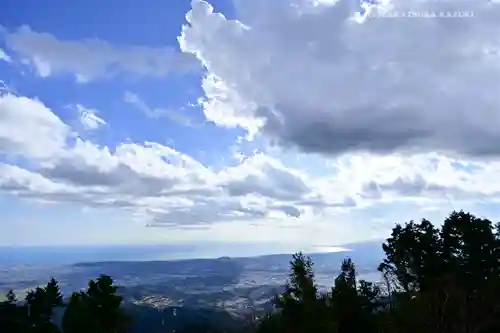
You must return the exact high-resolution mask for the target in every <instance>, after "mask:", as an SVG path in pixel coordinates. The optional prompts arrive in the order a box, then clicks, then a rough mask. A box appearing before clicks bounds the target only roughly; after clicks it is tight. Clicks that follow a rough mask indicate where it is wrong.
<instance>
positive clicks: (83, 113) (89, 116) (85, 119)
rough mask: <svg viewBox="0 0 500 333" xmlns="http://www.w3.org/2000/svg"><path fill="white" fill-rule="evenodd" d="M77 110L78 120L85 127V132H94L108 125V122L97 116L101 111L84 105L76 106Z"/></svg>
mask: <svg viewBox="0 0 500 333" xmlns="http://www.w3.org/2000/svg"><path fill="white" fill-rule="evenodd" d="M74 108H75V110H76V111H77V112H78V115H79V116H78V120H79V121H80V123H81V125H82V126H83V129H84V130H87V131H93V130H96V129H98V128H99V127H102V126H105V125H107V123H106V121H105V120H104V119H102V118H100V117H98V116H97V114H98V113H99V111H97V110H96V109H90V108H86V107H84V106H83V105H80V104H76V105H74Z"/></svg>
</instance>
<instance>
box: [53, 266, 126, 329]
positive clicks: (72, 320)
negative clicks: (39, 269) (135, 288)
mask: <svg viewBox="0 0 500 333" xmlns="http://www.w3.org/2000/svg"><path fill="white" fill-rule="evenodd" d="M117 289H118V287H117V286H116V285H114V284H113V279H112V278H111V277H109V276H107V275H101V276H100V277H99V278H97V279H96V280H91V281H90V282H89V287H88V289H87V292H85V293H84V292H79V293H73V295H71V299H70V301H69V303H68V306H67V309H66V312H65V313H64V317H63V321H62V326H63V331H64V333H84V332H85V333H122V332H126V331H127V327H128V325H129V320H128V317H127V316H126V315H125V313H124V311H123V309H122V307H121V305H122V302H123V299H122V297H121V296H119V295H117V294H116V291H117Z"/></svg>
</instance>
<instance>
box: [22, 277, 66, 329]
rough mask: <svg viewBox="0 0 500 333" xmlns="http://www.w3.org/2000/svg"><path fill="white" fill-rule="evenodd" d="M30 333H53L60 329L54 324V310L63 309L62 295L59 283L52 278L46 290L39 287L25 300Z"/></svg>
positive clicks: (29, 293)
mask: <svg viewBox="0 0 500 333" xmlns="http://www.w3.org/2000/svg"><path fill="white" fill-rule="evenodd" d="M25 301H26V312H27V318H26V323H27V324H28V326H29V331H30V332H37V333H38V332H39V333H53V332H58V331H59V328H58V327H57V325H55V324H54V323H53V309H54V308H55V307H62V306H63V302H62V295H61V292H60V290H59V285H58V283H57V281H56V280H55V279H54V278H52V279H51V280H50V282H49V283H47V285H46V286H45V287H44V288H40V287H37V288H36V289H35V290H31V291H30V292H28V294H27V295H26V298H25Z"/></svg>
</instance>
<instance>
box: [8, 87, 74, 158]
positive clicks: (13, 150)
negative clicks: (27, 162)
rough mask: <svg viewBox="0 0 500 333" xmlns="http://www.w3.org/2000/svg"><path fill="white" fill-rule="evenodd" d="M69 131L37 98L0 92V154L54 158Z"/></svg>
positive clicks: (62, 146)
mask: <svg viewBox="0 0 500 333" xmlns="http://www.w3.org/2000/svg"><path fill="white" fill-rule="evenodd" d="M69 134H70V128H69V127H68V126H67V125H66V124H64V123H63V122H62V121H61V119H60V118H59V117H58V116H57V115H55V114H54V113H53V112H52V111H51V110H50V109H48V108H47V107H46V106H45V105H44V104H43V103H41V102H40V101H38V100H36V99H30V98H27V97H20V96H16V95H14V94H12V93H0V152H3V153H6V154H8V155H24V156H30V157H34V158H48V157H50V156H53V155H54V154H56V153H57V152H59V151H60V150H61V149H63V148H64V146H65V144H66V139H67V137H68V135H69Z"/></svg>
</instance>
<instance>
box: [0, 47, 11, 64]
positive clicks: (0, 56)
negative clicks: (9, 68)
mask: <svg viewBox="0 0 500 333" xmlns="http://www.w3.org/2000/svg"><path fill="white" fill-rule="evenodd" d="M0 60H3V61H6V62H11V61H12V59H11V57H10V56H9V55H8V54H7V53H5V51H4V50H2V49H0Z"/></svg>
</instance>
